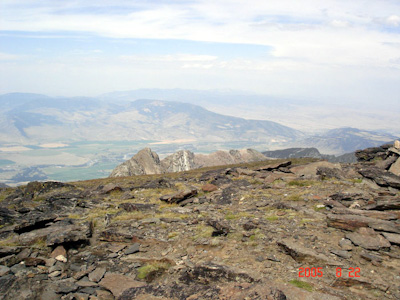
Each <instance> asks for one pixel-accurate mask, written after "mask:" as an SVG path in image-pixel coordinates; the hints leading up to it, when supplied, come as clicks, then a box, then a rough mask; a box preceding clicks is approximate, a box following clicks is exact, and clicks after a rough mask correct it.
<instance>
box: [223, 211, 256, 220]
mask: <svg viewBox="0 0 400 300" xmlns="http://www.w3.org/2000/svg"><path fill="white" fill-rule="evenodd" d="M240 218H254V215H252V214H250V213H248V212H245V211H241V212H238V213H232V212H229V213H227V214H226V215H225V219H226V220H237V219H240Z"/></svg>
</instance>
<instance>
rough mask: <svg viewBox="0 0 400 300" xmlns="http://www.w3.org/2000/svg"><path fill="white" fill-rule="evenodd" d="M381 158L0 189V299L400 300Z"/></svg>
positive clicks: (387, 175) (399, 253)
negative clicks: (343, 162) (345, 162)
mask: <svg viewBox="0 0 400 300" xmlns="http://www.w3.org/2000/svg"><path fill="white" fill-rule="evenodd" d="M382 149H383V151H381V150H382ZM381 150H379V151H376V149H375V150H371V149H366V150H364V151H363V152H362V151H359V155H360V157H367V156H368V157H369V158H368V161H365V160H363V161H360V162H358V163H356V164H332V163H329V162H315V159H302V160H298V159H296V160H286V161H283V160H279V161H276V160H274V161H261V162H258V163H252V164H241V165H239V166H238V167H231V168H226V167H215V168H209V169H206V170H204V169H203V170H202V169H200V170H196V171H188V172H184V173H182V174H179V176H174V175H172V174H161V175H153V176H135V177H128V178H106V179H98V180H89V181H79V182H72V183H60V182H44V183H41V182H31V183H29V184H28V185H26V186H20V187H17V188H10V187H6V188H2V189H0V199H2V200H1V201H0V299H4V300H14V299H43V300H45V299H46V300H47V299H51V300H53V299H54V300H58V299H61V300H62V299H92V300H95V299H109V300H115V299H119V300H131V299H164V300H169V299H171V300H172V299H173V300H176V299H178V300H183V299H193V300H194V299H204V300H211V299H212V300H214V299H219V300H227V299H232V300H245V299H271V300H284V299H288V300H304V299H324V300H325V299H326V300H340V299H346V300H356V299H357V300H358V299H367V300H368V299H379V300H396V299H400V281H399V276H400V197H399V192H400V185H396V184H392V183H396V182H400V176H397V175H395V174H394V173H392V172H390V171H388V170H386V169H390V168H391V167H392V166H393V164H395V163H396V162H397V161H398V159H399V156H398V153H397V152H398V148H396V147H392V146H390V147H387V148H384V147H382V148H381ZM367 153H369V154H368V155H367ZM371 153H375V154H371ZM142 154H143V156H144V157H150V158H151V160H156V159H155V155H153V154H152V152H151V151H150V150H149V149H147V150H144V151H143V153H142ZM142 154H141V155H142ZM236 154H237V153H236ZM236 154H235V155H233V156H235V157H236V159H239V156H237V155H236ZM181 155H184V153H181ZM379 157H381V158H379ZM393 157H394V158H395V159H393ZM142 158H143V157H142ZM389 159H390V160H389ZM161 164H162V163H161ZM389 165H390V166H389ZM366 170H367V171H366ZM331 177H333V178H334V180H332V179H331ZM385 180H386V181H385ZM200 191H201V192H200Z"/></svg>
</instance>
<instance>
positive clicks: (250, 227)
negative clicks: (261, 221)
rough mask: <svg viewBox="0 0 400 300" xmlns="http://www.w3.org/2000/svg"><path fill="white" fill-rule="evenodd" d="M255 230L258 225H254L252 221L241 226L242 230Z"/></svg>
mask: <svg viewBox="0 0 400 300" xmlns="http://www.w3.org/2000/svg"><path fill="white" fill-rule="evenodd" d="M256 228H258V225H257V224H255V223H254V222H253V221H248V222H246V223H244V224H243V229H244V230H247V231H249V230H252V229H256Z"/></svg>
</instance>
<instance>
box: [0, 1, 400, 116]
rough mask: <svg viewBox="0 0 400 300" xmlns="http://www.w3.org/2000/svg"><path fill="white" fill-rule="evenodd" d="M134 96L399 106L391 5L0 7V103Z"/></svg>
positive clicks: (397, 13) (399, 58)
mask: <svg viewBox="0 0 400 300" xmlns="http://www.w3.org/2000/svg"><path fill="white" fill-rule="evenodd" d="M139 88H182V89H222V90H225V89H231V90H240V91H248V92H252V93H257V94H266V95H273V96H279V97H286V98H298V99H305V98H307V99H313V100H321V101H342V102H346V101H352V102H355V103H360V104H362V103H379V105H390V104H393V103H394V104H398V103H399V102H400V1H399V0H375V1H369V0H352V1H348V0H343V1H333V0H324V1H318V0H312V1H311V0H302V1H298V0H278V1H276V0H269V1H267V0H253V1H246V0H218V1H215V0H179V1H178V0H172V1H161V0H137V1H124V0H97V1H91V0H85V1H83V0H69V1H62V0H1V1H0V93H1V94H3V93H9V92H33V93H42V94H47V95H51V96H96V95H100V94H102V93H107V92H111V91H121V90H133V89H139ZM389 109H390V108H389Z"/></svg>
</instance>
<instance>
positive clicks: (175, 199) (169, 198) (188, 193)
mask: <svg viewBox="0 0 400 300" xmlns="http://www.w3.org/2000/svg"><path fill="white" fill-rule="evenodd" d="M196 195H197V189H195V188H192V189H189V190H185V191H182V192H179V193H177V194H174V195H165V196H161V197H160V200H161V201H164V202H167V203H179V202H181V201H183V200H185V199H188V198H191V197H194V196H196Z"/></svg>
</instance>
